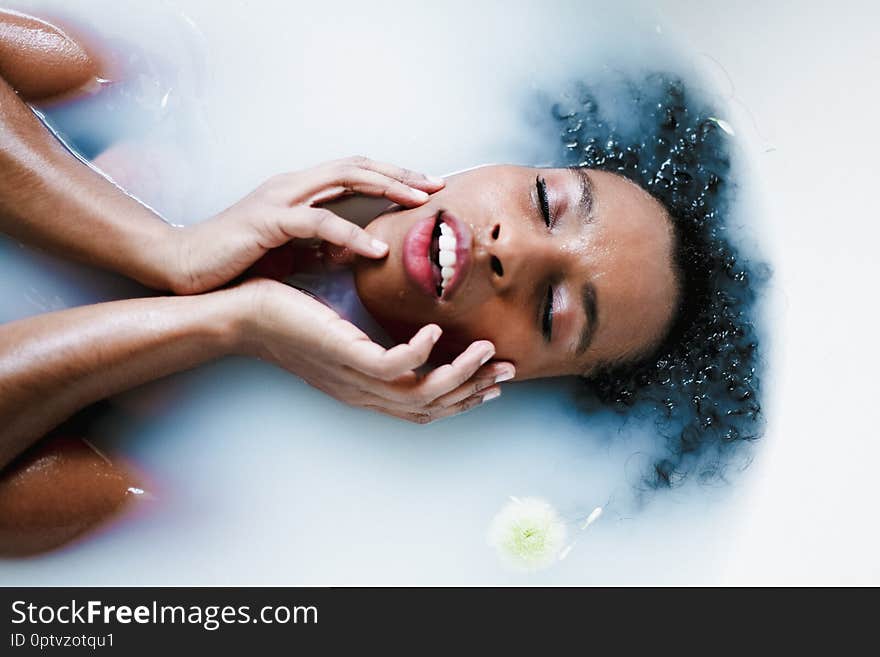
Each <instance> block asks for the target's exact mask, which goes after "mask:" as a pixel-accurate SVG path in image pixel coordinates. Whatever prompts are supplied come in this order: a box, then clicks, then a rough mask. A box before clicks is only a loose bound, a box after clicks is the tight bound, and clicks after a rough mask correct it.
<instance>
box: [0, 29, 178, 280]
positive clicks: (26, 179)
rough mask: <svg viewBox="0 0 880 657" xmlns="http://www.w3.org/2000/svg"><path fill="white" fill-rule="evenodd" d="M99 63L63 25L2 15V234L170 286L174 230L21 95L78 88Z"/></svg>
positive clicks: (35, 95)
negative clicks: (83, 157) (75, 151)
mask: <svg viewBox="0 0 880 657" xmlns="http://www.w3.org/2000/svg"><path fill="white" fill-rule="evenodd" d="M96 68H97V67H96V65H95V64H94V62H93V61H92V59H91V58H90V57H89V55H88V53H87V52H86V51H85V49H83V48H82V47H81V46H79V45H78V44H77V43H75V42H74V41H73V40H72V39H71V38H70V37H69V36H67V35H66V34H64V32H62V31H61V30H58V29H57V28H54V27H52V26H51V25H48V24H46V23H43V22H42V21H39V20H37V19H35V18H31V17H28V16H23V15H20V14H14V13H6V12H0V78H2V79H0V171H2V176H0V231H2V232H4V233H6V234H8V235H11V236H13V237H15V238H17V239H19V240H21V241H23V242H27V243H29V244H33V245H34V246H38V247H41V248H44V249H47V250H49V251H54V252H56V253H59V254H61V255H65V256H67V257H71V258H74V259H77V260H80V261H82V262H87V263H89V264H91V265H95V266H97V267H101V268H104V269H110V270H113V271H117V272H121V273H124V274H126V275H128V276H130V277H131V278H134V279H136V280H138V281H139V282H141V283H143V284H144V285H147V286H149V287H153V288H157V289H170V287H171V285H170V284H169V281H168V279H167V272H169V271H171V269H172V268H171V267H170V266H167V263H165V262H163V261H162V255H163V254H164V253H166V251H167V244H168V243H169V242H170V241H172V238H173V236H172V232H173V230H174V229H173V228H172V227H171V226H169V225H168V224H166V223H165V222H164V221H163V220H162V219H161V218H160V217H159V216H157V215H156V214H155V213H153V212H152V211H150V210H149V209H148V208H146V207H144V206H143V205H141V204H140V203H139V202H137V201H136V200H135V199H133V198H131V197H130V196H128V195H127V194H125V193H124V192H123V191H122V190H120V189H119V188H118V187H117V186H116V185H114V184H113V183H112V182H110V181H109V180H107V179H106V178H104V177H103V176H101V175H100V174H99V173H97V172H96V171H94V170H92V169H91V168H89V167H87V166H85V165H83V163H82V162H80V161H79V160H78V159H76V158H75V157H74V156H73V155H71V154H70V153H69V152H68V151H67V149H65V148H64V146H62V145H61V144H60V143H59V142H58V140H57V139H56V138H55V137H54V136H53V135H52V134H51V133H50V132H49V131H48V130H46V127H45V126H44V125H43V124H42V123H41V122H40V121H39V119H38V118H37V117H36V116H35V115H34V113H33V112H32V111H31V110H30V108H29V107H28V106H27V105H25V103H24V101H23V100H22V98H24V99H27V100H33V99H37V98H45V97H47V96H56V95H58V94H61V93H66V92H69V91H72V90H74V89H76V88H78V87H81V86H82V85H83V84H84V83H86V82H88V81H89V80H93V79H94V75H95V71H96Z"/></svg>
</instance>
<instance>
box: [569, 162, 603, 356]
mask: <svg viewBox="0 0 880 657" xmlns="http://www.w3.org/2000/svg"><path fill="white" fill-rule="evenodd" d="M569 169H570V170H571V172H572V173H573V174H574V175H575V176H576V177H577V179H578V182H579V183H580V186H581V194H580V198H579V199H578V207H579V208H580V211H581V213H582V215H583V220H584V223H585V224H589V223H592V222H593V221H595V217H594V216H593V201H594V198H595V197H594V195H593V180H592V179H591V178H590V174H589V173H588V172H587V168H586V167H583V166H573V167H569ZM581 301H582V303H583V308H584V317H585V320H586V321H585V322H584V328H583V330H582V331H581V337H580V340H578V346H577V350H576V354H577V355H578V356H581V355H582V354H583V353H584V352H585V351H586V350H587V349H588V348H589V346H590V343H591V342H592V341H593V336H594V335H595V334H596V318H597V317H598V313H597V311H596V288H595V287H594V286H593V284H592V283H590V282H587V283H586V284H585V285H584V287H583V290H582V291H581Z"/></svg>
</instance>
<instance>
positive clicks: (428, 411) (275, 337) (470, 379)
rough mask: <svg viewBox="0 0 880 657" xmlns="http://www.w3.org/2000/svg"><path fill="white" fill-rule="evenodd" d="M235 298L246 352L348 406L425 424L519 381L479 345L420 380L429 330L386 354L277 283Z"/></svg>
mask: <svg viewBox="0 0 880 657" xmlns="http://www.w3.org/2000/svg"><path fill="white" fill-rule="evenodd" d="M237 290H238V292H240V293H243V294H245V295H246V299H247V301H246V307H247V308H249V311H248V312H247V314H248V318H247V319H246V320H245V323H244V326H245V329H244V331H243V335H244V336H245V338H244V343H245V344H244V346H243V351H244V352H245V353H246V354H247V355H251V356H256V357H258V358H260V359H262V360H266V361H269V362H272V363H275V364H276V365H279V366H280V367H283V368H284V369H286V370H288V371H290V372H292V373H294V374H296V375H297V376H299V377H301V378H302V379H304V380H305V381H306V382H307V383H309V384H310V385H312V386H314V387H315V388H318V389H319V390H322V391H324V392H326V393H327V394H329V395H331V396H332V397H335V398H336V399H339V400H340V401H344V402H346V403H348V404H351V405H353V406H359V407H362V408H369V409H372V410H375V411H379V412H381V413H385V414H388V415H393V416H395V417H398V418H401V419H404V420H409V421H411V422H417V423H419V424H425V423H428V422H431V421H433V420H437V419H440V418H444V417H448V416H450V415H455V414H457V413H461V412H462V411H466V410H468V409H471V408H473V407H474V406H477V405H479V404H481V403H483V402H484V401H488V400H490V399H494V398H495V397H497V396H498V395H499V394H500V393H501V389H500V387H499V385H498V383H500V382H501V381H507V380H510V379H512V378H513V377H514V375H515V373H516V372H515V369H514V366H513V364H512V363H508V362H489V361H490V360H491V359H492V357H493V356H494V355H495V347H494V345H493V344H492V343H491V342H488V341H485V340H481V341H477V342H474V343H472V344H471V345H470V346H469V347H468V348H467V349H466V350H465V351H464V352H462V353H461V354H460V355H459V356H458V357H457V358H456V359H455V360H454V361H453V362H452V363H449V364H446V365H442V366H440V367H437V368H435V369H433V370H431V371H429V372H427V373H426V374H420V373H417V372H416V370H418V369H419V368H421V367H422V366H423V365H425V364H426V363H427V361H428V358H429V356H430V354H431V350H432V349H433V347H434V345H435V343H436V342H437V340H438V339H439V337H440V333H441V330H440V327H438V326H436V325H434V324H430V325H428V326H424V327H423V328H422V329H421V330H419V331H418V332H417V333H416V334H415V335H414V336H413V338H412V339H411V340H410V341H409V342H408V343H405V344H399V345H397V346H395V347H392V348H390V349H385V348H383V347H382V346H380V345H378V344H376V343H375V342H373V341H372V340H371V339H370V338H369V337H368V336H367V335H366V334H365V333H364V332H363V331H361V330H360V329H358V328H357V327H356V326H354V325H353V324H351V323H350V322H348V321H346V320H345V319H343V318H342V317H340V316H339V315H338V314H337V313H335V312H334V311H333V310H332V309H330V308H328V307H327V306H325V305H324V304H322V303H321V302H319V301H317V300H315V299H313V298H312V297H310V296H308V295H307V294H304V293H302V292H300V291H298V290H295V289H293V288H291V287H289V286H287V285H284V284H282V283H278V282H275V281H271V280H268V279H253V280H251V281H248V282H247V283H244V284H243V285H241V286H240V287H239V288H237Z"/></svg>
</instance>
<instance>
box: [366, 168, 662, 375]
mask: <svg viewBox="0 0 880 657" xmlns="http://www.w3.org/2000/svg"><path fill="white" fill-rule="evenodd" d="M587 175H588V179H589V182H590V183H591V185H590V187H591V189H592V195H591V196H592V210H591V211H590V212H589V216H586V215H585V212H584V208H582V207H581V206H580V204H579V202H578V201H579V199H580V198H581V194H582V180H581V178H580V176H578V175H577V173H575V172H574V171H572V170H571V169H535V168H530V167H518V166H487V167H481V168H478V169H474V170H471V171H467V172H464V173H461V174H457V175H454V176H450V177H448V178H447V183H446V187H445V188H444V189H442V190H441V191H439V192H437V193H436V194H434V195H432V197H431V199H430V200H429V202H428V203H427V204H425V205H423V206H421V207H419V208H414V209H409V210H402V211H396V212H390V213H387V214H384V215H381V216H379V217H378V218H377V219H375V220H374V221H373V222H372V223H370V224H369V226H368V227H367V231H368V232H370V233H371V234H373V235H375V236H377V237H379V238H380V239H382V240H384V241H385V242H388V244H389V245H390V247H391V248H390V252H389V255H388V257H387V258H386V259H385V260H382V261H369V260H366V259H362V258H359V259H358V260H357V261H356V262H355V266H354V270H355V277H356V284H357V289H358V294H359V295H360V298H361V300H362V301H363V303H364V305H365V306H366V307H367V309H368V310H369V311H370V312H371V313H372V314H373V315H374V316H375V317H376V319H377V320H378V321H379V322H380V323H382V324H383V326H385V328H386V329H387V330H388V331H389V332H391V334H392V335H394V336H397V335H406V334H407V333H408V332H411V329H412V327H414V326H415V327H418V326H421V325H422V324H424V323H426V322H434V323H436V324H438V325H440V326H441V327H442V328H443V329H444V335H443V338H441V347H446V349H447V350H449V351H451V352H454V351H455V350H456V349H457V348H458V347H459V345H460V344H468V343H470V341H472V340H475V339H486V340H490V341H491V342H493V343H494V344H495V347H496V358H499V359H504V360H509V361H511V362H513V363H514V365H515V366H516V372H517V379H518V380H522V379H530V378H536V377H549V376H562V375H571V374H586V375H589V373H590V372H591V371H593V370H594V369H595V368H596V367H597V366H599V365H602V364H606V363H612V362H619V361H625V360H629V359H633V358H636V357H638V356H639V355H641V354H644V353H645V352H647V351H649V350H650V349H651V348H652V346H654V345H656V344H657V342H658V341H659V340H660V339H661V338H662V336H663V335H664V333H665V331H666V330H667V327H668V326H669V324H670V322H671V319H672V317H673V314H674V312H675V307H676V304H677V300H678V287H677V282H676V276H675V273H674V269H673V266H672V248H673V236H672V231H671V224H670V222H669V219H668V215H667V213H666V211H665V210H664V208H663V207H662V205H661V204H660V203H659V202H657V201H656V200H655V199H654V198H652V197H651V196H650V195H649V194H648V193H646V192H645V191H644V190H642V189H641V188H640V187H638V186H637V185H635V184H633V183H631V182H629V181H627V180H626V179H624V178H622V177H620V176H616V175H613V174H610V173H606V172H602V171H589V172H588V174H587ZM537 176H541V177H542V178H543V179H544V180H545V181H546V189H547V198H548V201H549V206H550V216H551V219H552V228H548V227H547V225H546V223H545V218H544V216H543V212H542V209H541V203H540V201H539V194H538V193H537V186H536V177H537ZM440 210H444V211H446V212H450V213H452V214H454V215H455V216H456V217H458V218H459V219H461V220H462V221H464V222H465V223H467V224H468V225H469V226H470V227H471V230H472V232H473V235H474V247H473V256H472V259H473V262H472V265H471V267H470V270H469V273H468V275H467V278H466V279H465V280H464V281H463V282H462V284H461V285H460V286H459V288H458V289H457V290H456V292H455V293H454V294H453V295H452V297H451V298H450V299H448V300H438V299H434V298H430V297H428V296H427V295H426V294H425V293H424V292H422V291H421V290H420V289H419V288H418V287H417V286H415V285H414V284H413V283H412V281H410V279H409V278H408V277H407V274H406V271H405V270H404V267H403V260H402V257H401V253H402V250H403V249H402V244H403V240H404V236H405V235H406V233H407V231H408V230H409V228H410V227H411V226H412V225H413V223H414V222H416V221H418V220H419V219H422V218H424V217H425V216H432V215H436V214H437V212H438V211H440ZM493 256H494V257H496V258H498V260H499V261H500V263H501V265H502V270H503V274H502V275H501V276H499V275H498V274H497V273H496V272H495V271H493V268H492V266H491V258H492V257H493ZM587 282H589V283H591V284H592V285H593V287H594V290H595V299H596V304H595V305H596V309H597V313H596V323H595V326H594V327H593V333H594V335H593V338H592V340H591V341H590V344H589V347H588V348H587V349H586V350H584V351H583V353H578V346H579V341H580V336H581V332H582V330H583V328H584V325H585V323H586V316H585V313H584V310H583V305H582V302H581V296H582V295H581V290H582V288H583V286H584V284H585V283H587ZM551 286H552V288H553V289H554V305H553V320H552V331H551V339H550V341H547V340H545V337H544V331H543V319H544V309H545V308H544V307H545V305H546V299H547V294H548V288H550V287H551Z"/></svg>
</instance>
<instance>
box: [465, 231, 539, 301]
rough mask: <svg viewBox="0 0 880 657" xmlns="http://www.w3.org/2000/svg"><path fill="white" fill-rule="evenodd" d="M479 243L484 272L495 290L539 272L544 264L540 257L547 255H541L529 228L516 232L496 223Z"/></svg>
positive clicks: (535, 237)
mask: <svg viewBox="0 0 880 657" xmlns="http://www.w3.org/2000/svg"><path fill="white" fill-rule="evenodd" d="M530 238H531V239H530ZM481 242H482V244H481V246H482V249H481V251H482V252H483V253H482V256H483V258H484V262H485V266H486V271H487V275H488V277H489V281H490V283H491V284H492V287H493V288H495V290H496V291H497V292H499V293H503V292H505V291H507V290H509V289H511V288H512V286H513V285H514V284H515V283H516V282H517V281H522V280H523V278H524V277H528V278H530V279H533V278H534V277H536V276H542V275H543V274H542V272H543V270H544V269H545V268H546V264H547V263H545V262H544V261H545V260H546V259H547V258H546V257H544V256H545V255H548V254H544V251H545V250H546V249H545V248H543V246H542V245H541V244H540V242H541V240H540V239H537V236H535V235H530V234H529V231H516V230H514V229H513V228H512V227H510V226H505V225H503V224H502V223H500V222H498V223H495V224H493V225H492V226H491V228H490V229H489V230H488V231H486V232H485V234H484V235H483V239H482V240H481ZM542 254H544V255H542Z"/></svg>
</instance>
